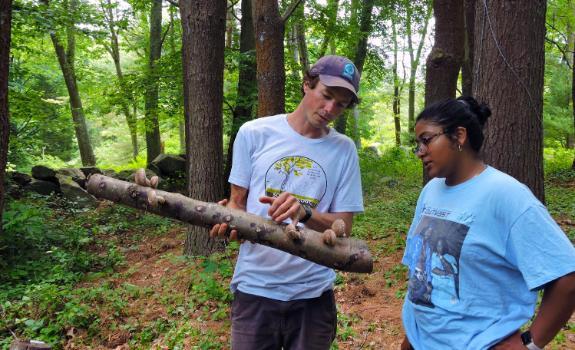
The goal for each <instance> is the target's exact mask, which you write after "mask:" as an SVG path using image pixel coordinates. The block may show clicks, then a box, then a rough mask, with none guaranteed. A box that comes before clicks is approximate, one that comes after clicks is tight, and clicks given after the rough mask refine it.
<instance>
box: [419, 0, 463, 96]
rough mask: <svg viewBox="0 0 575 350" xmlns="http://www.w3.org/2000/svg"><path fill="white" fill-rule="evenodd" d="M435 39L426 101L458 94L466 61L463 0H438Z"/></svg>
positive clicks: (429, 59) (430, 59) (434, 8)
mask: <svg viewBox="0 0 575 350" xmlns="http://www.w3.org/2000/svg"><path fill="white" fill-rule="evenodd" d="M433 10H434V14H435V43H434V45H433V48H432V49H431V52H430V53H429V56H427V63H426V66H427V70H426V74H425V105H426V106H429V105H430V104H432V103H433V102H436V101H439V100H443V99H446V98H450V97H455V92H456V89H457V79H458V77H459V69H460V68H461V62H462V61H463V53H464V51H463V43H464V28H463V1H461V0H434V1H433Z"/></svg>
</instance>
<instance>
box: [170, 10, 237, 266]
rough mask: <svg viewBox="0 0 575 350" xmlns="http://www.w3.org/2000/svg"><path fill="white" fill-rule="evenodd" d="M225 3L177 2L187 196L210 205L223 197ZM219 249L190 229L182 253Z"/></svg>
mask: <svg viewBox="0 0 575 350" xmlns="http://www.w3.org/2000/svg"><path fill="white" fill-rule="evenodd" d="M226 5H227V2H226V0H189V1H180V15H181V20H182V52H183V53H182V56H183V60H182V64H183V70H184V112H185V116H186V145H187V152H186V154H187V157H186V163H187V169H188V171H187V178H188V193H189V195H190V196H191V197H192V198H196V199H199V200H202V201H208V202H216V201H218V200H220V199H221V198H223V197H224V177H223V175H224V170H223V161H224V157H223V149H222V148H223V145H222V126H223V119H222V103H223V79H224V50H225V32H226ZM206 43H209V45H206ZM219 246H220V243H218V241H217V240H215V239H210V237H209V235H208V232H207V230H206V229H204V228H200V227H197V226H192V227H190V229H189V231H188V234H187V237H186V242H185V246H184V252H185V253H186V254H189V255H205V254H209V253H211V252H213V251H214V250H216V249H217V248H218V247H219Z"/></svg>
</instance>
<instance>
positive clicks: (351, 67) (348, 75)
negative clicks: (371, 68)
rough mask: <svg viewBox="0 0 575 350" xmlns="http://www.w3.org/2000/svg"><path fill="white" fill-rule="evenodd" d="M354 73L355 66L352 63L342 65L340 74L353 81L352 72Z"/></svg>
mask: <svg viewBox="0 0 575 350" xmlns="http://www.w3.org/2000/svg"><path fill="white" fill-rule="evenodd" d="M354 73H355V67H354V65H353V64H352V63H348V64H346V65H345V67H343V72H341V75H342V76H343V77H345V78H347V79H349V80H351V81H353V74H354Z"/></svg>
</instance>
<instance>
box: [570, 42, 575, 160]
mask: <svg viewBox="0 0 575 350" xmlns="http://www.w3.org/2000/svg"><path fill="white" fill-rule="evenodd" d="M573 36H575V34H573ZM572 62H573V63H572V64H571V107H572V113H573V130H574V131H575V47H574V48H573V60H572ZM573 139H574V142H573V144H575V135H574V136H573ZM574 146H575V145H571V148H573V147H574ZM571 168H572V169H573V170H575V158H574V159H573V164H572V165H571Z"/></svg>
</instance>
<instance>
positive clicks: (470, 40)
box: [461, 0, 481, 96]
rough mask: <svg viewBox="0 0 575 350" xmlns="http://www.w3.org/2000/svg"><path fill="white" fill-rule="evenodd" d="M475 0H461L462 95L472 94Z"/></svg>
mask: <svg viewBox="0 0 575 350" xmlns="http://www.w3.org/2000/svg"><path fill="white" fill-rule="evenodd" d="M480 1H481V0H480ZM475 2H476V0H464V1H463V23H464V28H465V40H464V54H463V63H462V65H461V93H462V95H464V96H471V95H472V94H473V44H474V40H475V35H474V31H475Z"/></svg>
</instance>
